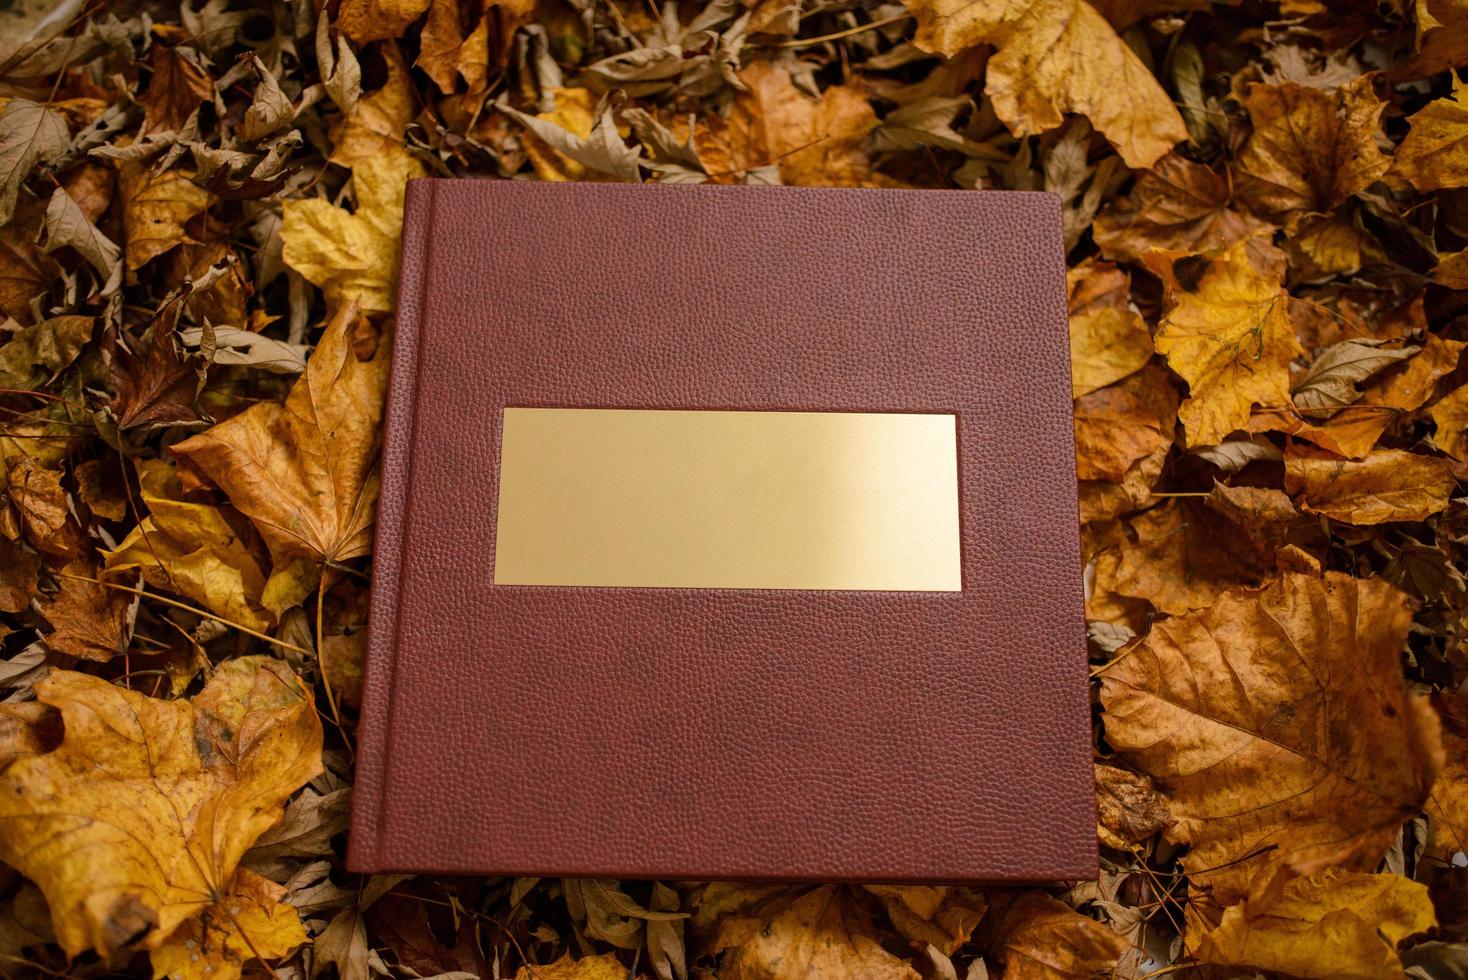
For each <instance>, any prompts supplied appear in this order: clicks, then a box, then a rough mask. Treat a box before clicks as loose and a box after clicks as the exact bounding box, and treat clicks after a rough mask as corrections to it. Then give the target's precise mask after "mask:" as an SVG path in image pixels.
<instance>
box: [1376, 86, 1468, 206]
mask: <svg viewBox="0 0 1468 980" xmlns="http://www.w3.org/2000/svg"><path fill="white" fill-rule="evenodd" d="M1465 91H1468V87H1465V83H1464V82H1462V81H1460V80H1459V79H1457V78H1454V79H1453V94H1452V95H1451V96H1449V97H1448V98H1446V99H1436V100H1434V101H1432V102H1429V103H1428V104H1427V105H1425V106H1423V107H1422V109H1420V110H1419V111H1418V112H1417V114H1416V115H1414V116H1413V117H1412V118H1411V120H1410V122H1411V124H1412V128H1411V129H1410V130H1408V132H1407V138H1406V139H1404V140H1402V145H1401V146H1399V147H1397V153H1396V158H1395V160H1394V162H1393V164H1392V168H1393V170H1394V172H1395V173H1396V174H1398V175H1399V176H1401V177H1402V178H1404V179H1405V180H1407V181H1408V182H1409V183H1411V185H1412V186H1413V187H1415V188H1417V189H1418V190H1419V191H1434V190H1440V189H1442V188H1445V187H1462V186H1464V185H1465V184H1468V104H1465V103H1464V100H1463V95H1464V93H1465Z"/></svg>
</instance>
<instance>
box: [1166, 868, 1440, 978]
mask: <svg viewBox="0 0 1468 980" xmlns="http://www.w3.org/2000/svg"><path fill="white" fill-rule="evenodd" d="M1436 924H1437V915H1436V914H1435V913H1434V911H1433V908H1432V901H1431V899H1429V898H1428V897H1427V886H1426V885H1422V884H1418V883H1417V882H1415V881H1409V880H1408V879H1406V878H1403V877H1402V876H1401V875H1394V874H1380V875H1374V874H1360V873H1358V872H1354V871H1345V870H1342V869H1339V868H1331V869H1327V870H1325V871H1321V872H1319V873H1317V874H1314V875H1311V876H1309V877H1306V878H1295V879H1292V880H1289V881H1287V882H1286V883H1284V884H1283V885H1281V886H1279V887H1277V888H1275V889H1273V890H1272V891H1271V893H1269V894H1266V895H1264V896H1261V897H1258V898H1254V897H1251V898H1250V899H1249V900H1248V901H1246V902H1244V903H1243V904H1242V905H1235V906H1233V907H1232V908H1229V909H1225V910H1224V912H1223V918H1222V921H1221V922H1220V923H1219V925H1218V926H1217V928H1214V929H1212V930H1211V931H1209V932H1207V933H1206V934H1204V935H1203V936H1201V937H1199V938H1197V939H1194V940H1193V941H1191V942H1190V943H1189V946H1190V947H1192V948H1193V952H1194V955H1195V956H1197V957H1198V959H1199V960H1200V961H1201V962H1204V963H1215V964H1219V965H1221V966H1234V967H1250V968H1252V969H1255V970H1267V971H1270V972H1277V973H1281V974H1287V975H1289V976H1292V977H1321V978H1325V977H1332V978H1335V977H1340V978H1354V980H1377V978H1380V980H1395V978H1397V977H1401V976H1402V962H1401V960H1400V959H1399V958H1398V957H1397V948H1396V947H1397V943H1399V942H1401V941H1402V940H1403V939H1406V938H1407V937H1408V936H1411V935H1415V934H1416V933H1420V932H1426V931H1427V930H1428V929H1431V928H1432V927H1433V926H1435V925H1436Z"/></svg>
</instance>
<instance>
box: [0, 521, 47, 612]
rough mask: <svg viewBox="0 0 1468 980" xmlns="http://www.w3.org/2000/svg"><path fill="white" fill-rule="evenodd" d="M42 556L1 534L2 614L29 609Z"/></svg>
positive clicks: (0, 594) (0, 604) (0, 587)
mask: <svg viewBox="0 0 1468 980" xmlns="http://www.w3.org/2000/svg"><path fill="white" fill-rule="evenodd" d="M40 570H41V556H40V555H38V554H36V553H35V552H34V551H29V550H27V549H26V548H24V547H22V546H21V544H20V542H18V541H11V540H10V539H9V538H7V537H5V536H4V535H3V534H0V612H9V613H16V612H21V611H23V610H25V609H29V608H30V605H31V595H32V594H33V593H34V592H35V591H36V576H37V575H38V574H39V573H40Z"/></svg>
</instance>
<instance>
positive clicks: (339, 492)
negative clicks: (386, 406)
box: [173, 304, 389, 573]
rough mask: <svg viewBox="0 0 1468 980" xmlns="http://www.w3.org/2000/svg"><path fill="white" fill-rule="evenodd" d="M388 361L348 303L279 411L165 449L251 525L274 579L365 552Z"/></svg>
mask: <svg viewBox="0 0 1468 980" xmlns="http://www.w3.org/2000/svg"><path fill="white" fill-rule="evenodd" d="M388 359H389V358H388V341H387V338H386V337H384V336H380V335H378V333H377V331H376V328H375V327H374V326H373V325H372V323H371V322H370V321H369V320H368V319H367V318H366V317H364V316H362V315H361V314H360V313H359V312H358V310H357V307H356V305H355V304H348V305H346V306H344V307H342V308H341V309H340V310H339V311H338V312H337V315H336V316H335V317H333V319H332V321H331V322H330V323H329V324H327V327H326V331H325V333H323V334H322V337H321V343H320V345H319V346H318V347H317V348H316V353H315V354H313V355H312V356H311V359H310V360H309V361H307V362H306V371H305V373H304V374H302V375H301V377H300V379H299V380H297V381H296V383H295V386H294V387H292V388H291V392H290V395H289V396H287V398H286V401H285V404H284V405H281V404H279V403H276V402H262V403H259V404H256V405H252V406H250V407H249V408H247V409H245V411H243V412H241V413H240V414H238V415H236V416H234V417H233V418H231V419H227V420H226V421H224V422H221V423H219V424H218V425H216V426H214V427H213V428H211V429H208V430H206V431H204V432H201V433H199V434H198V435H196V436H193V437H192V438H190V439H187V440H185V441H183V442H180V443H178V444H177V445H175V446H174V447H173V453H174V455H176V456H178V457H180V458H182V459H185V460H187V461H188V462H189V463H190V464H191V465H193V466H195V467H197V468H198V469H200V470H202V471H203V472H204V474H205V475H207V476H208V477H209V479H210V480H212V481H213V482H214V484H215V485H216V486H218V487H219V488H220V489H222V490H223V491H224V492H225V493H226V494H227V495H228V496H229V499H230V502H231V503H233V504H234V505H235V507H236V508H238V509H239V511H240V512H241V513H243V514H244V515H245V516H246V517H248V518H250V520H251V521H253V522H254V524H255V527H256V528H257V529H258V530H259V531H260V536H261V537H262V538H264V539H265V543H266V544H267V545H268V546H269V548H270V554H271V557H272V558H273V559H274V562H275V570H276V572H277V573H279V572H281V571H282V570H283V569H284V568H285V566H286V565H287V564H288V563H289V562H290V560H291V559H294V558H306V559H309V560H311V561H336V562H341V561H347V560H349V559H351V558H356V557H358V556H360V555H365V554H367V553H368V552H369V551H370V550H371V548H372V521H373V512H374V509H375V507H376V503H377V491H378V486H379V481H378V475H377V453H378V439H379V433H378V424H379V422H380V421H381V419H382V399H383V393H384V390H385V387H386V382H387V366H388Z"/></svg>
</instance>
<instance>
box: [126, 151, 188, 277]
mask: <svg viewBox="0 0 1468 980" xmlns="http://www.w3.org/2000/svg"><path fill="white" fill-rule="evenodd" d="M118 192H119V194H120V196H121V197H122V231H123V235H124V239H125V240H124V245H123V258H124V260H125V261H126V264H127V274H128V281H129V282H134V281H136V279H137V270H138V268H139V267H140V266H142V265H143V264H144V263H146V262H147V261H148V260H150V259H153V258H156V257H157V256H159V255H162V254H163V253H164V252H167V251H168V250H169V249H172V248H174V247H176V246H179V245H183V244H186V243H192V244H198V243H197V242H196V241H195V240H194V239H193V238H192V237H190V236H189V235H188V234H187V232H185V230H184V226H185V225H186V224H187V223H188V221H189V219H190V218H192V217H193V216H194V215H196V214H198V213H199V212H200V211H203V210H204V209H205V208H206V207H208V206H209V202H210V199H211V198H210V195H209V192H208V191H206V190H204V188H202V187H200V186H199V185H197V184H195V183H194V181H193V175H192V174H190V173H188V172H186V171H183V170H165V171H163V172H162V173H153V172H152V170H151V169H149V166H148V164H146V163H128V164H125V165H123V166H122V167H121V168H120V169H119V172H118Z"/></svg>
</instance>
